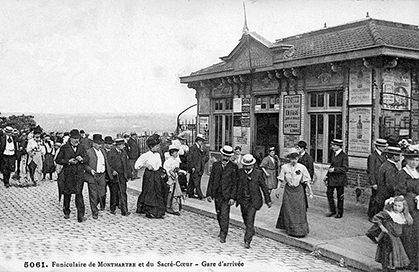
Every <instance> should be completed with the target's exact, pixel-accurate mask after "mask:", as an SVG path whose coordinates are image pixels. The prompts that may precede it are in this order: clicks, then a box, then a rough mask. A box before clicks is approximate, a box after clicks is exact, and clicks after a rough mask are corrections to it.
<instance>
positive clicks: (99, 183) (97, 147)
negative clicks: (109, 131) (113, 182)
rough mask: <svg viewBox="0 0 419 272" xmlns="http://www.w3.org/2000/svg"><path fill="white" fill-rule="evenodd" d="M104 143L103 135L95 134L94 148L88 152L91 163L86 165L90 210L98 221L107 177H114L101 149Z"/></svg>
mask: <svg viewBox="0 0 419 272" xmlns="http://www.w3.org/2000/svg"><path fill="white" fill-rule="evenodd" d="M102 143H103V140H102V135H101V134H93V147H92V148H89V149H88V150H87V151H86V153H87V156H88V157H89V163H87V164H85V168H84V169H85V172H84V179H85V180H86V182H87V185H88V188H89V201H90V209H91V210H92V216H93V219H98V215H99V209H98V207H97V205H98V204H99V203H100V202H101V201H103V197H104V196H106V180H107V178H106V176H108V177H109V176H111V175H112V172H111V171H110V169H109V164H108V159H107V156H106V153H105V151H104V150H103V149H102V147H101V144H102ZM100 207H101V209H102V208H103V209H104V207H105V205H104V204H102V203H101V205H100ZM103 209H102V210H103Z"/></svg>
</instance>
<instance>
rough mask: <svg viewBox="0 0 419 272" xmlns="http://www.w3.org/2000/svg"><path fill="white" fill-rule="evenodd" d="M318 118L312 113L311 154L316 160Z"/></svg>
mask: <svg viewBox="0 0 419 272" xmlns="http://www.w3.org/2000/svg"><path fill="white" fill-rule="evenodd" d="M316 118H317V117H316V115H315V114H311V115H310V155H311V157H312V158H313V159H314V160H315V161H317V160H316V149H317V143H316V135H317V134H316V131H317V129H316V124H317V122H316V121H317V119H316Z"/></svg>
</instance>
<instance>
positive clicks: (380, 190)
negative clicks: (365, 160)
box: [365, 146, 402, 243]
mask: <svg viewBox="0 0 419 272" xmlns="http://www.w3.org/2000/svg"><path fill="white" fill-rule="evenodd" d="M383 153H384V155H385V156H386V157H387V159H386V160H385V161H384V163H383V164H382V165H381V166H380V168H379V169H378V171H377V175H376V180H375V181H376V184H377V191H376V194H375V199H374V201H375V209H376V211H377V213H379V212H380V211H382V210H383V208H384V202H385V201H386V199H388V198H390V197H392V196H394V195H395V189H396V183H395V179H396V175H397V172H399V169H398V167H397V164H398V162H399V161H400V155H401V153H402V150H401V149H400V147H395V146H388V147H387V148H386V149H384V150H383ZM374 215H375V214H374ZM374 215H373V216H374ZM380 233H381V229H380V228H379V227H378V226H377V225H375V224H374V225H373V226H372V227H371V228H370V229H369V230H368V231H367V233H366V234H365V235H366V236H367V237H368V238H369V239H370V240H371V241H373V242H374V243H377V240H376V237H378V235H380Z"/></svg>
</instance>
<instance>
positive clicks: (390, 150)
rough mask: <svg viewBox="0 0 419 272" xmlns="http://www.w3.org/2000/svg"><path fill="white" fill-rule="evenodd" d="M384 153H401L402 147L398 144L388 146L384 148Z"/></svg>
mask: <svg viewBox="0 0 419 272" xmlns="http://www.w3.org/2000/svg"><path fill="white" fill-rule="evenodd" d="M384 153H387V154H392V155H401V154H402V149H401V148H400V147H398V146H388V147H387V148H386V149H385V150H384Z"/></svg>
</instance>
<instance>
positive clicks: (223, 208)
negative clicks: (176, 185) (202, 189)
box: [207, 145, 238, 243]
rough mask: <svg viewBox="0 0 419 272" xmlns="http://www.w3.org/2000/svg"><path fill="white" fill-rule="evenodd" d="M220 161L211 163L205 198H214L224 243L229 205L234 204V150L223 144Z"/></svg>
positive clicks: (235, 183) (228, 219)
mask: <svg viewBox="0 0 419 272" xmlns="http://www.w3.org/2000/svg"><path fill="white" fill-rule="evenodd" d="M220 152H221V161H216V162H214V164H213V165H212V170H211V174H210V178H209V181H208V188H207V200H208V201H209V202H211V201H212V200H213V199H214V200H215V201H214V202H215V211H216V213H217V220H218V224H219V226H220V234H219V237H220V242H221V243H225V242H226V237H227V233H228V225H229V222H230V206H231V205H234V202H235V199H236V186H237V179H238V175H237V170H238V168H237V165H236V164H235V163H234V162H232V161H231V156H233V154H234V151H233V148H232V147H231V146H228V145H225V146H224V147H223V148H221V150H220Z"/></svg>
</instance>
